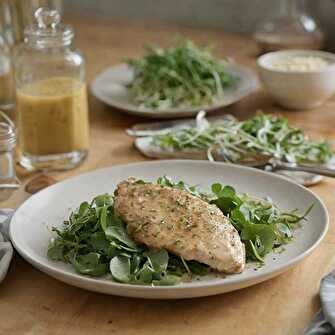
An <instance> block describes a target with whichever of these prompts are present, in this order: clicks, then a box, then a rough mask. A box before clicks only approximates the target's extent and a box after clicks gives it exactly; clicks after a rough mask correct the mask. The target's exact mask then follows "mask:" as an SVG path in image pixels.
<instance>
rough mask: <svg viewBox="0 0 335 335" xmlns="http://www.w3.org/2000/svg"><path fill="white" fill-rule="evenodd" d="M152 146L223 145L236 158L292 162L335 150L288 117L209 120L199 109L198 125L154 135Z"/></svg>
mask: <svg viewBox="0 0 335 335" xmlns="http://www.w3.org/2000/svg"><path fill="white" fill-rule="evenodd" d="M152 145H153V146H155V147H159V148H162V149H167V150H175V151H183V150H189V149H191V150H208V149H210V148H212V147H220V148H222V149H223V150H224V152H225V153H226V155H227V156H228V157H230V158H231V160H232V161H239V160H240V159H243V158H246V157H248V156H250V155H251V156H252V155H254V154H266V155H269V156H273V157H275V158H278V159H281V160H283V161H286V162H291V163H313V164H316V163H318V164H320V163H321V164H322V163H326V162H327V161H329V160H330V158H331V157H332V156H333V154H334V152H333V150H332V148H331V146H330V145H329V143H327V142H325V141H313V140H311V139H309V138H308V137H307V135H306V134H305V133H304V131H303V130H302V129H300V128H296V127H292V126H290V125H289V124H288V120H287V119H286V118H284V117H280V116H274V115H270V114H264V113H258V114H257V115H255V116H253V117H251V118H249V119H247V120H245V121H238V120H237V119H236V118H234V117H233V116H231V115H227V116H226V117H224V118H223V119H219V120H215V121H213V122H209V121H207V120H206V118H205V113H204V112H199V113H198V115H197V118H196V124H195V126H186V127H183V128H176V129H171V130H170V131H169V132H167V133H166V134H163V135H156V136H153V138H152Z"/></svg>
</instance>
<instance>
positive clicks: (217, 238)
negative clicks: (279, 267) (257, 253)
mask: <svg viewBox="0 0 335 335" xmlns="http://www.w3.org/2000/svg"><path fill="white" fill-rule="evenodd" d="M115 194H116V196H115V210H116V211H117V213H118V214H119V216H120V217H121V218H122V220H124V222H125V223H126V225H127V230H128V232H129V234H130V235H131V236H132V237H133V239H134V240H135V241H137V242H138V243H141V244H145V245H147V246H148V247H150V248H153V249H161V248H165V249H166V250H168V251H170V252H172V253H174V254H176V255H179V256H182V257H183V258H184V259H186V260H196V261H199V262H201V263H204V264H207V265H209V266H210V267H211V268H213V269H216V270H218V271H221V272H225V273H239V272H241V271H243V268H244V266H245V249H244V244H243V243H242V242H241V240H240V237H239V235H238V232H237V231H236V229H235V228H234V227H233V226H232V225H231V224H230V222H229V219H228V218H227V217H225V216H224V215H223V214H222V212H221V211H220V209H219V208H217V207H216V206H215V205H211V204H208V203H207V202H205V201H203V200H201V199H199V198H197V197H195V196H193V195H191V194H190V193H188V192H186V191H183V190H179V189H174V188H171V187H165V186H164V187H163V186H160V185H154V184H140V183H136V179H134V178H129V179H128V180H125V181H123V182H121V183H120V184H119V185H118V186H117V190H116V192H115Z"/></svg>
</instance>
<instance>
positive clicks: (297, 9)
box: [281, 0, 303, 17]
mask: <svg viewBox="0 0 335 335" xmlns="http://www.w3.org/2000/svg"><path fill="white" fill-rule="evenodd" d="M281 1H282V5H281V13H282V15H283V16H286V17H297V16H299V15H300V14H301V12H302V11H303V1H302V0H281Z"/></svg>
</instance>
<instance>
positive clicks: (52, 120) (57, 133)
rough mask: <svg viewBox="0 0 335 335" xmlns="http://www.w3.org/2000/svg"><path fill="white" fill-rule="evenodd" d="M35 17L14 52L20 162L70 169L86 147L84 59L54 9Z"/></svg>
mask: <svg viewBox="0 0 335 335" xmlns="http://www.w3.org/2000/svg"><path fill="white" fill-rule="evenodd" d="M35 18H36V21H37V23H36V24H35V25H33V26H32V27H30V28H28V29H26V30H25V43H24V44H23V45H22V46H21V47H19V48H18V50H17V52H16V55H15V77H16V103H17V125H18V130H19V134H20V136H19V148H20V152H21V157H20V163H21V165H22V166H24V167H25V168H27V169H29V170H33V169H38V170H50V169H52V170H53V169H57V170H58V169H70V168H73V167H75V166H77V165H78V164H80V163H81V162H82V161H83V160H84V159H85V157H86V155H87V153H88V149H89V123H88V105H87V93H86V85H85V61H84V58H83V56H82V55H81V53H80V51H78V50H76V49H74V47H73V44H72V42H73V37H74V32H73V29H72V28H71V27H69V26H64V25H63V24H61V22H60V15H59V13H58V11H56V10H49V9H46V8H39V9H38V10H37V11H36V12H35Z"/></svg>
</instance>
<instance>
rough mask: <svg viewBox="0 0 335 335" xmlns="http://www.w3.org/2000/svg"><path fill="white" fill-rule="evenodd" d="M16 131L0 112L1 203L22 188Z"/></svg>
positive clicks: (6, 117)
mask: <svg viewBox="0 0 335 335" xmlns="http://www.w3.org/2000/svg"><path fill="white" fill-rule="evenodd" d="M15 145H16V130H15V126H14V123H13V122H12V121H11V120H10V119H9V118H8V116H7V115H6V114H5V113H4V112H1V111H0V201H4V200H6V199H8V198H9V197H10V195H11V194H12V192H13V191H14V190H16V189H17V188H19V187H20V183H19V181H18V179H17V177H16V169H15Z"/></svg>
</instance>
